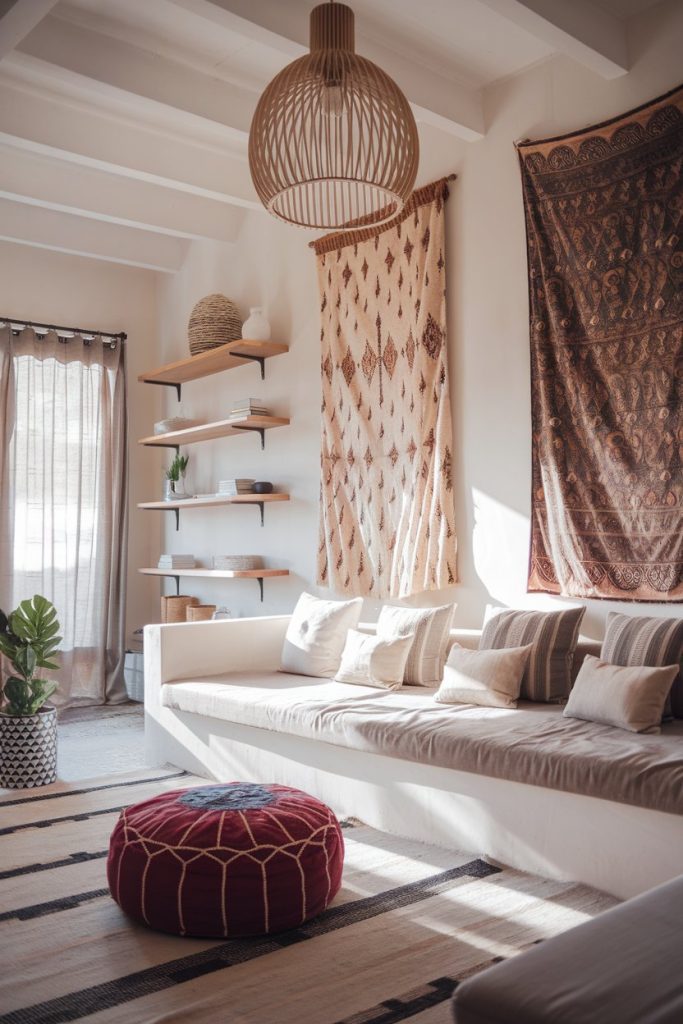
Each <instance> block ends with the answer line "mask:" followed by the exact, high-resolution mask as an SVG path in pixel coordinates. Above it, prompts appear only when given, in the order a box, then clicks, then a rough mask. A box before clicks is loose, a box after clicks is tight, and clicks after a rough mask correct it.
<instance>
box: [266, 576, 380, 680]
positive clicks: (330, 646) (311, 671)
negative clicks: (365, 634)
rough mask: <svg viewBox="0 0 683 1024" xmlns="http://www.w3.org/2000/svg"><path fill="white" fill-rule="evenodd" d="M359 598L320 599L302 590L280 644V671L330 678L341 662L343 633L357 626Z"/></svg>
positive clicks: (344, 636) (359, 606) (360, 602)
mask: <svg viewBox="0 0 683 1024" xmlns="http://www.w3.org/2000/svg"><path fill="white" fill-rule="evenodd" d="M362 604H363V601H362V598H360V597H358V598H355V599H354V600H353V601H323V600H321V598H319V597H313V595H312V594H306V593H303V594H302V595H301V597H300V598H299V600H298V601H297V604H296V608H295V609H294V611H293V612H292V618H291V620H290V623H289V627H288V629H287V635H286V636H285V642H284V644H283V646H282V659H281V664H280V671H281V672H293V673H294V674H295V675H298V676H324V677H325V678H327V679H331V678H332V677H333V676H334V674H335V672H336V671H337V669H338V668H339V662H340V661H341V655H342V651H343V650H344V644H345V643H346V633H347V631H348V630H349V629H352V628H353V627H354V626H357V625H358V620H359V618H360V610H361V605H362Z"/></svg>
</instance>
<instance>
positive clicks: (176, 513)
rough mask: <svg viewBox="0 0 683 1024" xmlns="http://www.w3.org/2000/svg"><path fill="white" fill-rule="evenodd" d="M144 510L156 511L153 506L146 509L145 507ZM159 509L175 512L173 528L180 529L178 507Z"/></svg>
mask: <svg viewBox="0 0 683 1024" xmlns="http://www.w3.org/2000/svg"><path fill="white" fill-rule="evenodd" d="M145 511H146V512H156V511H157V509H155V508H148V509H145ZM159 511H160V512H175V528H176V530H179V529H180V509H179V508H162V509H159Z"/></svg>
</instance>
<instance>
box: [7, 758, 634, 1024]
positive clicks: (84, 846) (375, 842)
mask: <svg viewBox="0 0 683 1024" xmlns="http://www.w3.org/2000/svg"><path fill="white" fill-rule="evenodd" d="M198 781H199V782H200V783H205V781H206V780H203V779H202V780H197V779H196V778H195V777H193V776H191V775H187V774H185V773H182V772H177V771H172V770H169V771H164V770H163V769H162V770H156V771H154V770H147V771H143V772H136V773H135V775H133V774H120V775H114V776H108V777H102V778H99V779H95V780H92V781H90V782H79V783H70V784H69V783H57V784H55V785H54V786H49V787H46V788H45V789H42V790H40V791H37V792H32V793H27V792H25V791H24V792H19V793H13V794H9V795H7V796H4V797H2V798H0V841H1V843H2V846H1V847H0V850H1V852H2V855H1V857H0V949H2V968H3V969H2V972H0V1024H59V1022H62V1021H81V1020H88V1021H93V1022H101V1024H114V1022H120V1024H151V1022H161V1021H164V1022H171V1021H172V1022H173V1024H182V1022H185V1021H187V1022H189V1021H192V1024H223V1022H230V1024H232V1022H234V1024H394V1022H399V1021H411V1022H412V1024H446V1022H448V1021H450V1020H451V1016H450V1006H449V1000H450V996H451V994H452V992H453V990H454V989H455V987H456V985H457V984H458V983H459V982H460V981H462V980H463V979H464V978H466V977H468V976H469V975H471V974H473V973H475V972H476V971H479V970H482V969H483V968H485V967H487V966H489V965H490V964H491V963H494V962H496V961H498V960H500V959H501V958H505V957H510V956H514V955H515V954H516V953H518V952H520V951H521V950H523V949H525V948H526V947H528V946H530V945H533V944H534V943H536V942H539V941H541V940H543V939H544V938H546V937H549V936H551V935H555V934H557V933H559V932H562V931H564V930H565V929H567V928H571V927H572V926H574V925H576V924H579V923H580V922H581V921H584V920H586V919H587V918H589V917H592V916H594V915H595V914H598V913H600V912H601V911H603V910H606V909H607V908H608V907H610V906H612V905H614V903H615V900H613V899H612V898H611V897H609V896H606V895H605V894H604V893H600V892H596V891H595V890H592V889H589V888H587V887H586V886H582V885H573V884H570V883H563V882H554V881H548V880H546V879H541V878H537V877H534V876H531V875H525V874H523V873H521V872H519V871H512V870H508V869H499V868H496V867H493V866H491V865H489V864H487V863H485V862H484V861H482V860H478V859H476V858H473V857H472V856H468V855H465V854H459V853H454V852H453V851H448V850H442V849H440V848H437V847H434V846H429V845H427V844H421V843H416V842H412V841H410V840H406V839H400V838H396V837H394V836H389V835H385V834H383V833H380V832H377V831H375V830H374V829H370V828H367V827H365V826H364V825H362V824H360V823H357V822H346V823H344V836H345V841H346V864H345V870H344V884H343V887H342V890H341V892H340V893H339V895H338V897H337V898H336V900H335V901H334V904H333V905H332V906H331V907H330V908H329V909H328V910H327V911H326V912H325V913H323V914H322V915H321V916H320V917H318V918H317V919H316V920H315V921H312V922H310V923H309V924H307V925H305V926H303V927H301V928H298V929H296V930H294V931H291V932H286V933H283V934H281V935H275V936H269V937H267V938H263V939H250V940H233V941H230V942H225V941H204V940H201V939H187V938H185V939H182V938H178V937H175V936H170V935H163V934H160V933H157V932H153V931H150V930H149V929H146V928H144V927H142V926H140V925H136V924H134V923H132V922H131V921H129V920H128V919H127V918H126V917H125V916H124V914H123V913H122V912H121V911H120V910H119V908H118V907H117V905H116V904H115V903H114V902H113V901H112V900H111V898H110V896H109V893H108V890H107V885H106V878H105V858H106V854H107V845H108V839H109V834H110V832H111V830H112V828H113V826H114V823H115V821H116V818H117V816H118V813H119V810H120V809H121V807H123V806H125V805H127V804H130V803H134V802H136V801H138V800H143V799H145V798H146V797H149V796H152V795H153V794H155V793H158V792H162V791H167V790H170V789H177V788H182V787H186V786H192V785H196V784H197V782H198Z"/></svg>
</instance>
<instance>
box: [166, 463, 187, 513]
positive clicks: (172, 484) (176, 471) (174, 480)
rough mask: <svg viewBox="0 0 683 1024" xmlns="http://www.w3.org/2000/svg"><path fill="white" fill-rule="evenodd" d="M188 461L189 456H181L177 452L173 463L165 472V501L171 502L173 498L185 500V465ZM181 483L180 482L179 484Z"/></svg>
mask: <svg viewBox="0 0 683 1024" xmlns="http://www.w3.org/2000/svg"><path fill="white" fill-rule="evenodd" d="M189 461H190V456H189V455H181V454H180V452H178V453H177V454H176V456H175V458H174V459H173V462H172V463H171V465H170V466H169V468H168V469H167V470H166V490H165V492H164V498H165V499H166V501H173V499H174V498H185V497H187V495H186V494H185V473H186V471H187V464H188V462H189ZM181 481H182V482H181Z"/></svg>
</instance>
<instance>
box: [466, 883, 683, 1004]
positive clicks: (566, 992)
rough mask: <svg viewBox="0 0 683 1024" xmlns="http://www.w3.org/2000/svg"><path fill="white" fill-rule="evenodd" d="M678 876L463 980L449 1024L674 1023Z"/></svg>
mask: <svg viewBox="0 0 683 1024" xmlns="http://www.w3.org/2000/svg"><path fill="white" fill-rule="evenodd" d="M682 940H683V877H681V878H677V879H675V880H674V881H673V882H667V883H666V884H665V885H661V886H659V887H658V888H656V889H653V890H651V891H650V892H647V893H644V894H643V895H642V896H637V897H636V898H635V899H632V900H629V901H628V902H627V903H622V904H621V905H620V906H618V907H615V908H614V909H613V910H608V911H606V912H605V913H604V914H601V915H600V916H599V917H596V918H594V919H593V920H591V921H587V922H586V923H585V924H581V925H579V926H578V927H577V928H572V929H570V930H569V931H567V932H564V933H563V934H562V935H558V936H556V937H555V938H552V939H548V940H547V941H546V942H543V943H541V944H540V945H539V946H535V947H534V948H533V949H531V950H529V951H527V952H526V953H522V954H521V955H520V956H517V957H514V958H513V959H511V960H506V961H505V962H504V963H501V964H497V965H496V966H495V967H490V968H489V969H488V970H486V971H483V972H482V973H481V974H477V975H476V976H475V977H473V978H470V979H468V980H467V981H464V982H463V983H462V985H460V986H459V987H458V988H457V989H456V991H455V995H454V997H453V1016H454V1020H455V1022H456V1024H510V1022H511V1021H520V1022H521V1021H524V1024H549V1022H551V1021H552V1024H596V1021H605V1022H607V1021H615V1022H616V1021H618V1022H619V1024H680V1021H683V977H682V975H681V969H680V951H681V943H682Z"/></svg>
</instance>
